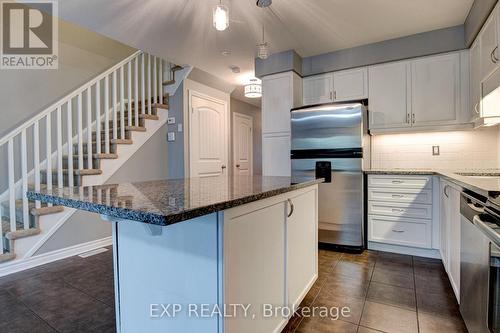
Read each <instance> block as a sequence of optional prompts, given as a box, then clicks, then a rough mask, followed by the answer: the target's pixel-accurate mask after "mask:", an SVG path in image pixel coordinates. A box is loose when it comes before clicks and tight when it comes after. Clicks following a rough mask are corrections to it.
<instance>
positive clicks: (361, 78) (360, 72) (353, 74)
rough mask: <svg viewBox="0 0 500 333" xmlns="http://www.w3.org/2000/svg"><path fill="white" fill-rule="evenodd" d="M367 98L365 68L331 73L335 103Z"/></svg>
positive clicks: (366, 73) (366, 70) (366, 71)
mask: <svg viewBox="0 0 500 333" xmlns="http://www.w3.org/2000/svg"><path fill="white" fill-rule="evenodd" d="M365 98H368V69H367V68H366V67H363V68H356V69H350V70H345V71H339V72H334V73H333V99H334V101H335V102H341V101H352V100H359V99H365Z"/></svg>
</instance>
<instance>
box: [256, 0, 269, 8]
mask: <svg viewBox="0 0 500 333" xmlns="http://www.w3.org/2000/svg"><path fill="white" fill-rule="evenodd" d="M272 3H273V0H257V6H259V7H262V8H264V7H269V6H271V4H272Z"/></svg>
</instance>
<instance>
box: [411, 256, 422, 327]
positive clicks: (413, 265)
mask: <svg viewBox="0 0 500 333" xmlns="http://www.w3.org/2000/svg"><path fill="white" fill-rule="evenodd" d="M411 263H412V270H413V288H414V296H415V310H416V315H417V332H420V322H419V320H418V300H417V277H416V276H415V257H414V256H412V257H411Z"/></svg>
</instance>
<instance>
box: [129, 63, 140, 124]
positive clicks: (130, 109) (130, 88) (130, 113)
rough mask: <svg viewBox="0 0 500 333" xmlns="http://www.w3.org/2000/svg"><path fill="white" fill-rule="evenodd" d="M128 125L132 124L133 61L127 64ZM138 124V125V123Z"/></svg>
mask: <svg viewBox="0 0 500 333" xmlns="http://www.w3.org/2000/svg"><path fill="white" fill-rule="evenodd" d="M127 98H128V103H127V104H128V110H127V111H128V126H132V101H133V100H134V99H133V98H132V63H131V62H129V63H128V64H127ZM137 126H138V125H137Z"/></svg>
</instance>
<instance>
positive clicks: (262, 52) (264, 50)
mask: <svg viewBox="0 0 500 333" xmlns="http://www.w3.org/2000/svg"><path fill="white" fill-rule="evenodd" d="M257 47H258V50H257V57H259V58H260V59H262V60H266V59H267V57H269V45H267V43H266V41H265V39H264V26H262V43H260V44H258V45H257Z"/></svg>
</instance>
